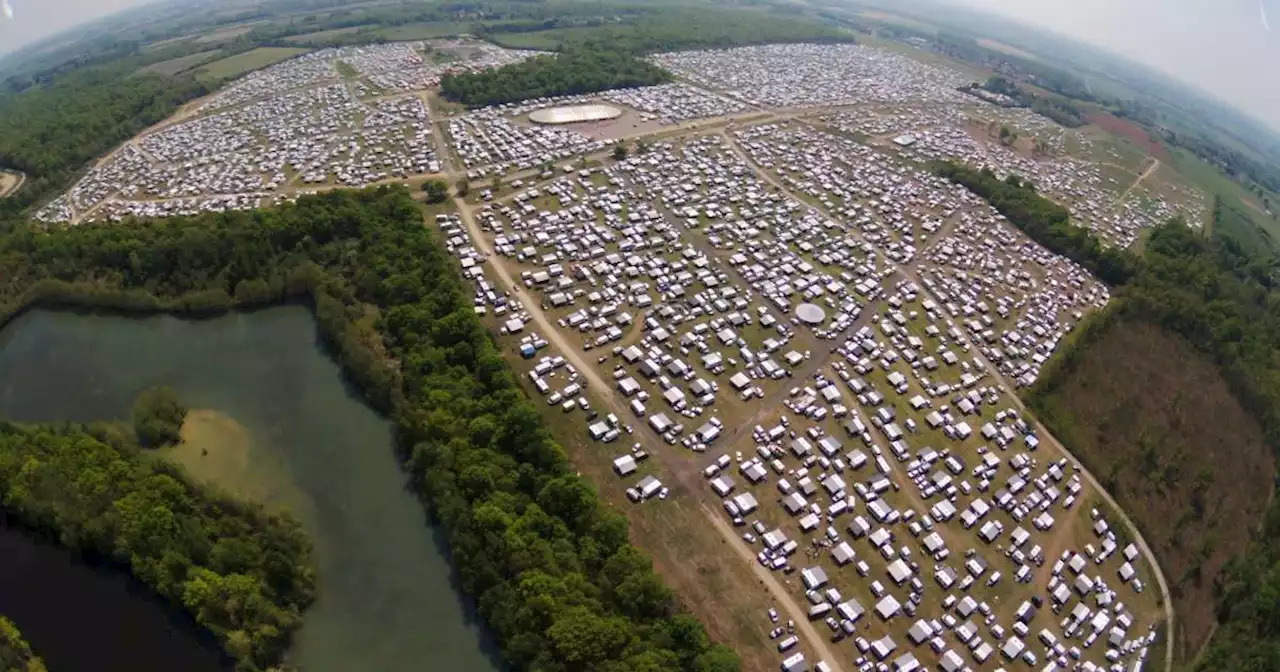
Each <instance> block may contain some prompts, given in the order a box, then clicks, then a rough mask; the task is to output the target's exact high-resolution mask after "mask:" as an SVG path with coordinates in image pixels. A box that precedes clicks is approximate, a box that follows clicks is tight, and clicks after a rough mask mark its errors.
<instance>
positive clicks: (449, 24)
mask: <svg viewBox="0 0 1280 672" xmlns="http://www.w3.org/2000/svg"><path fill="white" fill-rule="evenodd" d="M471 29H472V24H470V23H466V22H462V21H446V22H440V23H410V24H407V25H403V26H392V27H389V28H379V29H378V30H375V31H373V32H372V33H371V34H372V35H376V36H378V37H382V38H385V39H388V40H391V41H393V42H401V41H407V40H425V39H427V38H431V37H448V36H450V35H461V34H463V33H468V32H470V31H471Z"/></svg>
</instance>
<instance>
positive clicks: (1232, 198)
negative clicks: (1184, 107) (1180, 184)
mask: <svg viewBox="0 0 1280 672" xmlns="http://www.w3.org/2000/svg"><path fill="white" fill-rule="evenodd" d="M1171 151H1172V154H1173V163H1174V165H1173V168H1174V169H1175V170H1177V171H1178V173H1179V174H1181V175H1182V176H1183V177H1184V178H1186V179H1187V180H1188V181H1190V182H1191V183H1192V184H1194V185H1196V186H1197V187H1199V188H1200V189H1202V190H1204V191H1205V192H1206V193H1207V194H1208V195H1209V196H1210V197H1212V196H1214V195H1217V196H1220V197H1222V199H1223V200H1224V201H1225V202H1226V203H1227V204H1228V205H1230V206H1231V207H1233V208H1235V209H1238V210H1240V211H1241V212H1243V213H1245V214H1247V215H1248V216H1249V218H1251V219H1252V220H1253V221H1254V222H1256V223H1257V224H1258V225H1259V226H1260V227H1262V229H1263V230H1264V231H1266V232H1267V233H1268V234H1270V235H1271V237H1272V238H1280V222H1277V221H1276V220H1275V219H1274V218H1272V217H1271V216H1269V215H1267V214H1266V213H1265V212H1264V206H1263V203H1262V201H1261V199H1259V198H1258V197H1257V195H1256V194H1253V193H1251V192H1250V191H1249V190H1248V189H1245V188H1244V187H1243V186H1241V185H1240V184H1239V183H1238V182H1236V181H1235V180H1232V179H1231V178H1230V177H1227V175H1226V173H1224V172H1222V171H1221V170H1220V169H1218V168H1217V167H1215V166H1213V165H1211V164H1209V163H1207V162H1205V161H1204V160H1202V159H1200V158H1199V157H1197V156H1196V155H1194V154H1192V153H1191V152H1188V151H1186V150H1185V149H1181V148H1173V149H1172V150H1171ZM1267 198H1268V199H1269V200H1270V201H1271V206H1272V208H1273V209H1274V208H1280V195H1277V194H1272V193H1269V192H1268V196H1267Z"/></svg>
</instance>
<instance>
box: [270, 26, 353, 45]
mask: <svg viewBox="0 0 1280 672" xmlns="http://www.w3.org/2000/svg"><path fill="white" fill-rule="evenodd" d="M367 29H368V27H367V26H351V27H349V28H334V29H332V30H321V31H318V32H314V33H303V34H302V35H290V36H289V37H286V38H284V40H285V41H286V42H294V43H298V44H309V43H323V42H325V41H326V40H329V39H332V38H335V37H341V36H343V35H350V34H352V33H357V32H360V31H362V30H367Z"/></svg>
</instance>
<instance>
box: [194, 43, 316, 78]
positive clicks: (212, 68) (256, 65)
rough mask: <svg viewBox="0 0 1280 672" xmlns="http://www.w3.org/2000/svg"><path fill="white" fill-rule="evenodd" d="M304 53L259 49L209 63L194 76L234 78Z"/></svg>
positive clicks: (296, 50) (283, 49) (303, 51)
mask: <svg viewBox="0 0 1280 672" xmlns="http://www.w3.org/2000/svg"><path fill="white" fill-rule="evenodd" d="M306 52H307V50H306V49H300V48H293V47H261V48H258V49H254V50H252V51H246V52H245V53H243V54H236V55H235V56H231V57H229V58H224V59H222V60H219V61H214V62H212V63H209V64H208V65H205V66H203V67H201V68H200V69H199V70H197V71H196V76H197V77H199V78H201V79H208V80H219V79H226V78H229V77H236V76H239V75H243V74H244V73H246V72H251V71H253V70H260V69H262V68H265V67H267V66H268V65H271V64H273V63H279V62H280V61H283V60H287V59H290V58H293V57H294V56H297V55H299V54H305V53H306Z"/></svg>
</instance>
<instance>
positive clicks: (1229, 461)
mask: <svg viewBox="0 0 1280 672" xmlns="http://www.w3.org/2000/svg"><path fill="white" fill-rule="evenodd" d="M1055 380H1059V381H1060V382H1059V383H1058V385H1057V388H1056V389H1054V390H1052V391H1050V392H1049V393H1048V394H1047V395H1046V396H1045V397H1044V398H1043V400H1042V401H1040V402H1038V404H1039V405H1040V406H1041V407H1042V408H1043V409H1044V411H1045V412H1044V418H1045V421H1046V423H1047V424H1049V426H1050V427H1052V428H1053V430H1054V432H1055V433H1056V434H1057V435H1058V436H1059V438H1061V439H1062V440H1063V441H1064V442H1066V443H1067V444H1068V445H1070V446H1072V447H1073V448H1074V449H1075V450H1076V451H1077V455H1078V456H1079V457H1080V459H1081V460H1082V461H1084V463H1085V465H1086V466H1088V467H1089V469H1090V470H1091V471H1093V473H1094V474H1095V475H1097V476H1098V478H1100V479H1101V480H1102V482H1103V484H1104V485H1106V487H1107V489H1108V490H1109V491H1110V492H1111V493H1112V494H1113V495H1114V496H1115V497H1116V498H1117V499H1118V500H1119V501H1120V502H1121V504H1122V505H1123V506H1124V508H1125V510H1126V511H1127V512H1128V513H1129V515H1130V516H1132V517H1133V519H1134V520H1135V521H1137V523H1138V525H1139V527H1141V529H1142V532H1143V534H1144V536H1146V538H1147V540H1148V541H1149V542H1150V543H1151V544H1152V546H1153V547H1154V548H1155V550H1156V553H1157V554H1158V556H1159V557H1160V561H1161V564H1162V566H1163V567H1164V570H1165V573H1166V576H1167V577H1168V579H1169V582H1170V585H1171V588H1172V590H1173V596H1174V606H1175V608H1176V610H1177V613H1178V624H1179V625H1178V634H1179V639H1178V641H1179V644H1180V649H1179V653H1180V654H1181V656H1183V657H1185V656H1187V655H1194V654H1195V652H1196V651H1198V650H1199V647H1200V646H1201V645H1202V644H1203V643H1204V641H1205V638H1206V637H1207V636H1208V634H1209V632H1210V631H1211V629H1212V627H1213V624H1214V620H1215V603H1214V589H1213V586H1214V580H1215V578H1216V577H1217V576H1218V573H1219V572H1220V571H1221V569H1222V567H1223V564H1224V563H1225V562H1226V561H1227V560H1228V559H1230V558H1232V557H1234V556H1236V555H1238V554H1239V553H1240V552H1241V551H1242V550H1243V549H1244V547H1245V545H1246V544H1247V543H1248V541H1249V539H1250V537H1251V535H1252V533H1253V531H1254V529H1255V528H1256V527H1257V525H1258V521H1259V519H1260V516H1261V514H1262V512H1263V510H1264V509H1265V507H1266V504H1267V501H1268V497H1269V494H1270V492H1271V486H1272V474H1273V473H1274V467H1275V465H1274V462H1273V457H1272V455H1271V451H1270V449H1269V448H1268V447H1267V446H1266V444H1265V443H1264V442H1263V439H1262V433H1261V430H1260V428H1259V426H1258V424H1257V423H1256V422H1255V421H1253V420H1252V419H1251V418H1250V417H1249V415H1248V414H1247V413H1246V412H1245V411H1244V409H1242V408H1241V407H1240V405H1239V403H1238V402H1237V401H1236V400H1235V398H1234V397H1233V396H1232V395H1231V392H1230V391H1229V390H1228V388H1227V385H1226V382H1225V381H1224V380H1222V378H1221V376H1220V375H1219V374H1218V373H1217V370H1216V369H1215V368H1214V365H1213V363H1212V362H1210V361H1208V360H1207V359H1205V357H1204V356H1202V355H1200V354H1198V353H1197V352H1196V351H1195V350H1194V349H1192V348H1191V346H1190V345H1188V344H1187V343H1186V342H1185V341H1183V340H1182V339H1181V338H1180V337H1177V336H1174V335H1171V334H1168V333H1167V332H1164V331H1162V330H1160V329H1159V328H1158V327H1154V326H1150V325H1147V324H1143V323H1137V322H1135V321H1130V320H1124V321H1121V322H1119V323H1117V324H1115V325H1112V326H1110V327H1107V328H1106V329H1105V331H1104V332H1103V333H1102V334H1101V336H1099V337H1098V338H1097V340H1096V342H1093V343H1091V344H1090V345H1088V346H1087V347H1085V348H1084V350H1083V355H1082V356H1080V357H1078V358H1074V359H1072V360H1071V365H1070V366H1068V367H1067V369H1066V370H1065V371H1064V372H1063V373H1062V374H1061V375H1059V376H1057V377H1056V378H1055Z"/></svg>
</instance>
